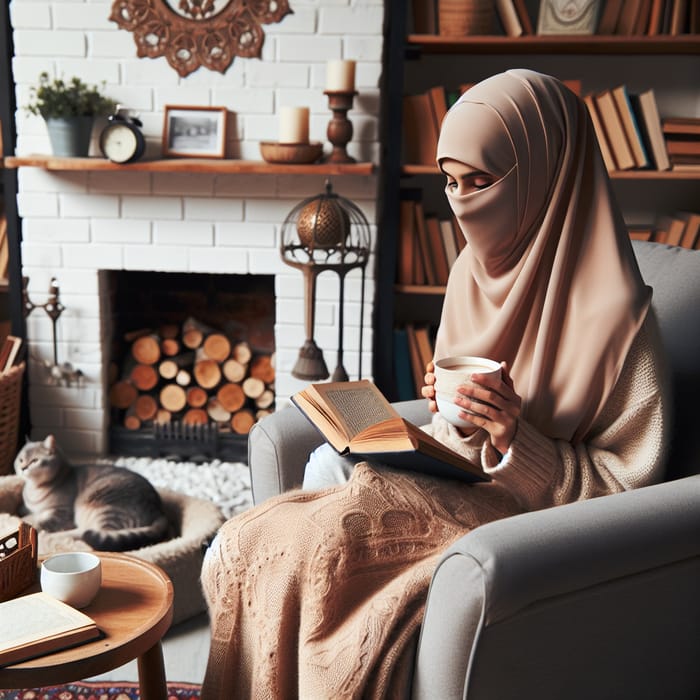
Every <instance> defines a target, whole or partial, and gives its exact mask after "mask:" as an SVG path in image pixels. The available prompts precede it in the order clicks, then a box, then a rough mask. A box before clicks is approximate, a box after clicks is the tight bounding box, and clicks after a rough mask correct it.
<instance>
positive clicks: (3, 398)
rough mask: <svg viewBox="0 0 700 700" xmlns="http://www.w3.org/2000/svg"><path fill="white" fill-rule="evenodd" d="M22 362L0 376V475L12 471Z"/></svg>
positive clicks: (17, 427)
mask: <svg viewBox="0 0 700 700" xmlns="http://www.w3.org/2000/svg"><path fill="white" fill-rule="evenodd" d="M23 375H24V362H22V363H21V364H19V365H17V366H16V367H13V368H12V369H11V370H10V371H9V372H8V373H7V374H4V375H2V376H0V475H3V474H9V473H11V472H12V471H13V463H14V461H15V457H16V456H17V430H18V429H19V410H20V403H21V398H22V376H23Z"/></svg>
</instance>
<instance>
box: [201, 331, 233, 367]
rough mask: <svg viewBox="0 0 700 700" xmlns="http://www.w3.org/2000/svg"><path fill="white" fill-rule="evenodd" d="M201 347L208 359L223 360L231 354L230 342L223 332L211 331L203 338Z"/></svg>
mask: <svg viewBox="0 0 700 700" xmlns="http://www.w3.org/2000/svg"><path fill="white" fill-rule="evenodd" d="M202 349H203V350H204V354H205V355H206V356H207V357H208V358H209V359H210V360H216V361H217V362H223V361H224V360H226V359H227V358H228V357H229V355H230V354H231V343H230V342H229V339H228V338H227V337H226V336H225V335H223V333H211V334H210V335H208V336H207V337H206V338H205V339H204V343H203V345H202Z"/></svg>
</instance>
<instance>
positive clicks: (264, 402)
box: [255, 389, 275, 408]
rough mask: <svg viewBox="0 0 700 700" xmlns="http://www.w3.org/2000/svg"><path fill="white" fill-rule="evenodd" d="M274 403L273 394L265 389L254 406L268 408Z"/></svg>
mask: <svg viewBox="0 0 700 700" xmlns="http://www.w3.org/2000/svg"><path fill="white" fill-rule="evenodd" d="M274 402H275V392H274V391H272V389H265V391H263V393H262V394H260V396H258V398H257V399H255V405H256V407H257V408H270V406H272V404H273V403H274Z"/></svg>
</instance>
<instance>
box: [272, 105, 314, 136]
mask: <svg viewBox="0 0 700 700" xmlns="http://www.w3.org/2000/svg"><path fill="white" fill-rule="evenodd" d="M279 140H280V143H308V142H309V108H308V107H282V108H281V109H280V139H279Z"/></svg>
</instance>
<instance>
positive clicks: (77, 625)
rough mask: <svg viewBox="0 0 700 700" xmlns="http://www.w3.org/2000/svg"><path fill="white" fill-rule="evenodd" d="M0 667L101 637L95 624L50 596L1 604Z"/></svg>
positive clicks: (23, 598)
mask: <svg viewBox="0 0 700 700" xmlns="http://www.w3.org/2000/svg"><path fill="white" fill-rule="evenodd" d="M0 620H2V624H1V625H0V666H9V665H11V664H16V663H19V662H20V661H26V660H28V659H31V658H34V657H36V656H43V655H44V654H50V653H51V652H54V651H59V650H60V649H66V648H68V647H71V646H76V645H78V644H82V643H84V642H89V641H91V640H93V639H97V638H99V637H100V635H101V632H100V630H99V628H98V627H97V625H96V624H95V621H94V620H93V619H92V618H91V617H89V616H88V615H86V614H85V613H83V612H80V611H79V610H76V609H75V608H72V607H71V606H70V605H66V603H62V602H61V601H60V600H57V599H56V598H53V597H52V596H50V595H48V593H43V592H42V593H30V594H29V595H23V596H20V597H19V598H12V599H11V600H7V601H5V602H4V603H0Z"/></svg>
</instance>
